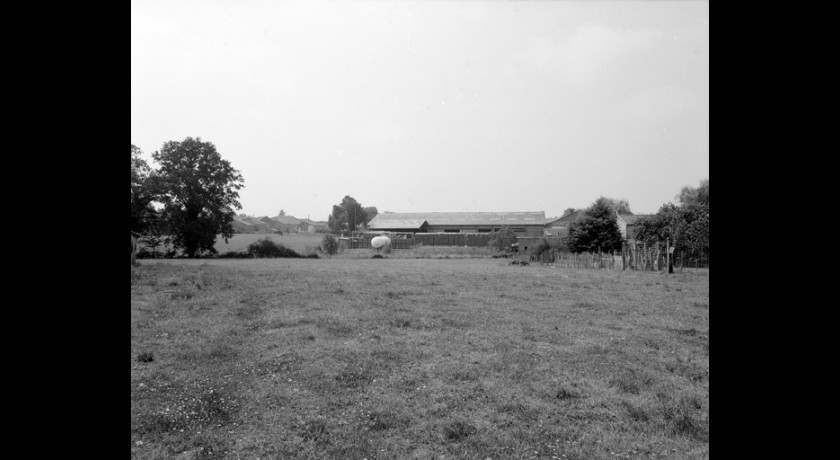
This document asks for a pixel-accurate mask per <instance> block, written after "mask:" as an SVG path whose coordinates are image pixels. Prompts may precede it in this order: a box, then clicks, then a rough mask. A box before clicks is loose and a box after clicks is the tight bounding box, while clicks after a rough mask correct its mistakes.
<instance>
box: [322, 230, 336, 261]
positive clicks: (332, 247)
mask: <svg viewBox="0 0 840 460" xmlns="http://www.w3.org/2000/svg"><path fill="white" fill-rule="evenodd" d="M321 250H322V251H324V252H325V253H327V254H329V255H331V256H333V255H335V253H337V252H338V239H336V237H334V236H332V235H330V234H329V233H325V234H324V238H323V239H322V240H321Z"/></svg>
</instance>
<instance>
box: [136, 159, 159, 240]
mask: <svg viewBox="0 0 840 460" xmlns="http://www.w3.org/2000/svg"><path fill="white" fill-rule="evenodd" d="M142 153H143V151H142V150H140V148H138V147H137V146H136V145H134V144H131V231H132V232H136V233H143V232H144V231H145V229H146V226H147V225H148V223H149V221H150V220H151V219H153V218H155V217H156V212H155V209H154V207H153V206H152V202H153V201H154V200H155V193H154V190H153V189H152V187H151V185H152V184H151V183H150V181H149V177H150V176H151V173H152V170H151V168H150V167H149V164H148V163H147V162H146V160H144V159H143V158H142V157H141V156H140V155H142Z"/></svg>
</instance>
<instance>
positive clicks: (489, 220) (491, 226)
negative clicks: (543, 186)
mask: <svg viewBox="0 0 840 460" xmlns="http://www.w3.org/2000/svg"><path fill="white" fill-rule="evenodd" d="M544 225H545V212H543V211H538V212H410V213H409V212H385V213H380V214H377V215H376V217H374V218H373V219H372V220H371V221H370V222H368V225H367V228H368V230H371V231H388V232H412V233H426V232H429V233H437V232H440V233H486V232H492V231H497V230H501V229H502V228H505V227H509V228H510V229H511V230H513V232H514V233H516V234H517V236H543V227H544Z"/></svg>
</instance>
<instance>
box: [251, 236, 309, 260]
mask: <svg viewBox="0 0 840 460" xmlns="http://www.w3.org/2000/svg"><path fill="white" fill-rule="evenodd" d="M248 254H249V255H250V256H251V257H260V258H263V257H300V254H298V253H297V252H295V251H293V250H291V249H289V248H287V247H285V246H283V245H282V244H277V243H275V242H274V241H271V238H267V237H266V238H262V239H260V240H257V241H255V242H253V243H251V244H249V245H248Z"/></svg>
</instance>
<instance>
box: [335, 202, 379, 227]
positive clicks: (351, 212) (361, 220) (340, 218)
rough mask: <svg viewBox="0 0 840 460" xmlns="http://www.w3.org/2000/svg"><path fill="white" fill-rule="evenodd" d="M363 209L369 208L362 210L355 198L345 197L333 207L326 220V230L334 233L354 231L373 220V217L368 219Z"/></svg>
mask: <svg viewBox="0 0 840 460" xmlns="http://www.w3.org/2000/svg"><path fill="white" fill-rule="evenodd" d="M365 209H370V208H364V207H363V206H362V205H361V203H359V202H358V201H356V199H355V198H353V197H352V196H350V195H347V196H345V197H344V198H343V199H342V200H341V203H339V204H337V205H333V210H332V214H330V217H329V219H328V220H327V228H328V229H329V230H330V231H331V232H334V233H344V232H351V231H356V230H358V229H360V228H362V227H364V226H365V225H366V224H367V223H368V222H370V219H373V216H371V217H370V218H368V215H367V212H366V211H365ZM373 210H376V208H373Z"/></svg>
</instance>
